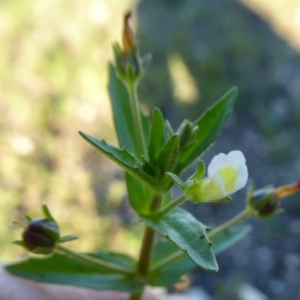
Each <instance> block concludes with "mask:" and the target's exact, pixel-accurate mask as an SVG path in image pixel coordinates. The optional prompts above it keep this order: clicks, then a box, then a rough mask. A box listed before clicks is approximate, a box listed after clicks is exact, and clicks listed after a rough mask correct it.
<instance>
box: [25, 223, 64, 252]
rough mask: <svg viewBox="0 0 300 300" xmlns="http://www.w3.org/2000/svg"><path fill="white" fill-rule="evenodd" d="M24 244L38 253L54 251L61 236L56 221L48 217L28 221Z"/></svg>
mask: <svg viewBox="0 0 300 300" xmlns="http://www.w3.org/2000/svg"><path fill="white" fill-rule="evenodd" d="M22 238H23V242H24V246H25V247H26V248H27V249H28V250H29V251H31V252H33V253H36V254H49V253H52V252H53V250H54V248H55V244H56V242H57V241H58V240H59V238H60V233H59V228H58V226H57V224H56V222H54V221H51V220H47V219H35V220H32V221H30V222H29V223H28V225H27V228H26V229H25V230H24V231H23V233H22Z"/></svg>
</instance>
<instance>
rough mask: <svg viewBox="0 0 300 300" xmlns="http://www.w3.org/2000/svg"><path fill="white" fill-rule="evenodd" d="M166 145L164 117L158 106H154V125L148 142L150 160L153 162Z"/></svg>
mask: <svg viewBox="0 0 300 300" xmlns="http://www.w3.org/2000/svg"><path fill="white" fill-rule="evenodd" d="M164 145H165V128H164V118H163V115H162V113H161V111H160V110H159V109H158V108H154V110H153V114H152V126H151V131H150V139H149V144H148V150H149V160H150V163H153V162H154V160H155V158H156V157H157V156H158V153H159V152H160V150H161V149H162V148H163V147H164Z"/></svg>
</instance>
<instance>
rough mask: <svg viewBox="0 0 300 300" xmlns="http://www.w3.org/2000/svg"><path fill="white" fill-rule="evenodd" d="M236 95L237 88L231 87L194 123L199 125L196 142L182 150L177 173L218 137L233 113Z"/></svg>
mask: <svg viewBox="0 0 300 300" xmlns="http://www.w3.org/2000/svg"><path fill="white" fill-rule="evenodd" d="M236 95H237V88H235V87H234V88H231V89H230V90H229V91H228V92H227V93H226V94H225V95H224V96H223V97H221V98H220V99H219V100H218V101H217V102H216V103H215V104H214V105H213V106H212V107H210V108H209V109H208V110H206V111H205V112H204V114H202V115H201V116H200V118H199V119H197V120H196V121H195V122H194V124H193V125H194V126H198V127H199V130H197V132H196V134H195V137H194V143H192V144H191V145H190V147H187V148H186V149H185V151H183V152H180V154H179V158H178V164H177V167H176V170H175V173H176V174H179V173H180V172H182V171H183V170H184V169H186V168H187V167H188V166H189V165H190V164H191V163H193V162H194V161H195V160H196V159H197V158H198V157H199V156H200V155H201V154H203V153H204V152H205V151H206V150H207V149H208V148H209V147H210V146H211V145H212V144H213V142H214V141H215V140H216V139H217V137H218V136H219V134H220V132H221V130H222V129H223V127H224V125H225V123H226V121H227V119H228V118H229V116H230V115H231V113H232V108H233V104H234V101H235V98H236Z"/></svg>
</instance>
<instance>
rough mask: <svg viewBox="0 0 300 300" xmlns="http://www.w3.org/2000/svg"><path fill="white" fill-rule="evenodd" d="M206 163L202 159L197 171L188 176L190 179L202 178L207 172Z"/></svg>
mask: <svg viewBox="0 0 300 300" xmlns="http://www.w3.org/2000/svg"><path fill="white" fill-rule="evenodd" d="M205 170H206V167H205V164H204V162H203V161H202V160H200V161H199V163H198V166H197V169H196V172H195V173H194V174H193V175H192V176H191V177H189V178H188V180H200V179H201V178H202V177H203V176H204V174H205Z"/></svg>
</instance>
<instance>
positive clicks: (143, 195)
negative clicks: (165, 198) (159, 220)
mask: <svg viewBox="0 0 300 300" xmlns="http://www.w3.org/2000/svg"><path fill="white" fill-rule="evenodd" d="M125 179H126V185H127V192H128V198H129V202H130V204H131V207H132V208H133V209H134V210H135V211H136V212H137V213H138V214H148V212H149V208H150V205H151V201H152V194H153V193H152V191H151V190H150V189H149V188H148V187H147V186H145V185H144V184H143V183H142V182H141V181H140V180H138V179H136V178H135V177H133V176H131V175H130V174H128V173H127V172H126V173H125Z"/></svg>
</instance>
